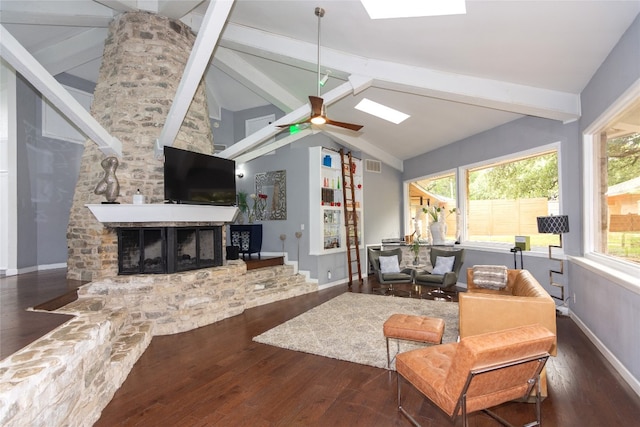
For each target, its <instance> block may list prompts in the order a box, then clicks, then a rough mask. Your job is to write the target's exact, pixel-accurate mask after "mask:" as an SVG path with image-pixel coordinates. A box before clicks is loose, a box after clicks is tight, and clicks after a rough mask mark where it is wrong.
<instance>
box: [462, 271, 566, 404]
mask: <svg viewBox="0 0 640 427" xmlns="http://www.w3.org/2000/svg"><path fill="white" fill-rule="evenodd" d="M506 276H507V281H506V286H505V287H504V288H503V289H499V290H497V289H486V288H483V287H480V286H478V285H477V284H475V283H474V281H473V268H468V269H467V292H460V294H459V304H460V313H459V322H460V338H464V337H467V336H472V335H478V334H484V333H487V332H494V331H501V330H504V329H509V328H514V327H517V326H526V325H532V324H540V325H542V326H544V327H545V328H547V329H548V330H549V331H551V332H552V333H553V334H554V335H556V334H557V332H556V304H555V302H554V301H553V298H551V296H550V295H549V293H548V292H547V291H546V290H545V289H544V288H543V287H542V285H541V284H540V283H539V282H538V281H537V280H536V279H535V278H534V277H533V276H532V275H531V273H530V272H529V271H527V270H510V269H509V270H507V271H506ZM557 351H558V348H557V339H555V340H554V342H553V346H552V347H551V350H550V351H549V354H551V355H552V356H555V355H556V354H557ZM541 385H542V389H543V390H542V391H543V393H542V395H543V396H546V395H547V390H546V373H545V372H543V374H542V376H541Z"/></svg>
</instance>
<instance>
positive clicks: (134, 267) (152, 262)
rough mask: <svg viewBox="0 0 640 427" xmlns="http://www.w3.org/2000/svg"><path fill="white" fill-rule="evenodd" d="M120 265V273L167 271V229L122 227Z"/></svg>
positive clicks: (119, 245) (119, 249)
mask: <svg viewBox="0 0 640 427" xmlns="http://www.w3.org/2000/svg"><path fill="white" fill-rule="evenodd" d="M118 266H119V272H120V274H137V273H165V272H166V246H165V229H164V228H134V229H120V230H119V233H118Z"/></svg>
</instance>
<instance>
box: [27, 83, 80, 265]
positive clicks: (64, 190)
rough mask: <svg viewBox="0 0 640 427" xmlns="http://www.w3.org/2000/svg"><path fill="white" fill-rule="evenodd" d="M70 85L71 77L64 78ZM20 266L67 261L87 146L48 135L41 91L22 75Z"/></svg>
mask: <svg viewBox="0 0 640 427" xmlns="http://www.w3.org/2000/svg"><path fill="white" fill-rule="evenodd" d="M64 83H65V84H67V82H64ZM16 107H17V117H18V129H17V140H18V144H17V161H18V188H17V201H18V206H17V209H18V254H17V255H18V257H17V261H18V262H17V266H18V269H25V268H33V267H35V266H46V265H55V264H64V263H66V262H67V238H66V233H67V223H68V220H69V209H70V207H71V201H72V199H73V192H74V189H75V185H76V181H77V179H78V169H79V167H80V156H81V155H82V151H83V146H82V145H79V144H74V143H71V142H67V141H60V140H56V139H51V138H45V137H43V136H42V126H41V123H42V102H41V96H40V94H39V93H38V92H37V91H36V90H35V89H34V88H33V87H32V86H31V85H30V84H29V83H28V82H26V80H25V79H24V78H22V77H21V76H18V79H17V106H16Z"/></svg>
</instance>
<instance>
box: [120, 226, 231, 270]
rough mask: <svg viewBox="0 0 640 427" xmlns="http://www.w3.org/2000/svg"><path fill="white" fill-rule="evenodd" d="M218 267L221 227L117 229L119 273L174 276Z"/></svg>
mask: <svg viewBox="0 0 640 427" xmlns="http://www.w3.org/2000/svg"><path fill="white" fill-rule="evenodd" d="M219 265H222V227H165V228H147V227H142V228H120V229H118V272H119V274H149V273H150V274H153V273H175V272H177V271H188V270H195V269H199V268H207V267H215V266H219Z"/></svg>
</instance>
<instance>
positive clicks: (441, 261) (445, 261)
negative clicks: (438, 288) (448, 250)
mask: <svg viewBox="0 0 640 427" xmlns="http://www.w3.org/2000/svg"><path fill="white" fill-rule="evenodd" d="M455 260H456V257H454V256H439V257H436V265H435V266H434V267H433V271H432V272H431V274H440V275H443V274H445V273H448V272H450V271H453V262H454V261H455Z"/></svg>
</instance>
